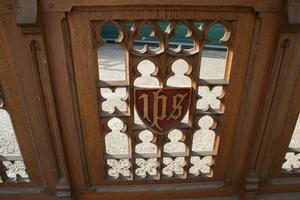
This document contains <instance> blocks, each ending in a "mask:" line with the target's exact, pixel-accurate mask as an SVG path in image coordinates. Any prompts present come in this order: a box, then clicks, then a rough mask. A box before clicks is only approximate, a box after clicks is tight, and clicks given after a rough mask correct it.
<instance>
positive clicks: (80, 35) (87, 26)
mask: <svg viewBox="0 0 300 200" xmlns="http://www.w3.org/2000/svg"><path fill="white" fill-rule="evenodd" d="M68 19H69V25H70V35H71V45H72V53H73V62H74V73H75V83H76V91H77V95H78V96H77V97H78V103H79V112H80V117H81V123H82V131H83V132H82V134H83V136H82V138H83V142H84V146H85V155H86V161H87V167H88V168H87V169H88V173H89V180H90V183H91V184H93V185H94V184H96V185H99V184H103V183H105V184H137V183H139V182H141V181H142V180H141V181H138V180H137V181H126V180H124V181H121V180H119V181H108V180H106V176H107V175H106V174H105V173H106V170H107V169H105V167H106V166H105V165H106V164H105V162H106V161H105V159H104V157H105V148H104V135H105V134H104V133H105V132H106V131H107V130H108V129H107V126H106V125H104V124H106V123H107V121H108V119H104V118H103V119H102V120H99V114H98V113H99V112H100V111H101V110H100V109H101V108H99V106H98V101H97V99H98V90H97V87H96V84H95V83H97V84H98V86H99V87H102V86H105V87H110V86H113V87H117V86H121V85H116V84H118V83H117V82H115V83H114V85H112V84H111V83H109V82H108V83H107V85H103V84H102V83H101V84H100V82H99V81H98V80H99V77H98V69H97V66H98V64H97V59H96V58H97V53H96V52H97V46H96V45H97V43H95V39H93V38H91V36H93V34H94V32H93V31H94V30H96V28H97V26H93V23H97V21H99V24H100V25H101V20H109V19H113V20H116V23H120V22H119V21H118V20H120V19H122V20H128V21H131V20H143V19H153V20H155V19H157V20H161V21H163V20H169V19H174V20H179V19H184V20H186V19H197V20H220V21H221V22H223V21H224V22H226V20H227V21H230V22H231V21H233V23H232V27H231V29H230V28H229V29H228V30H230V31H231V34H232V35H233V37H234V43H232V44H231V43H230V45H232V46H229V58H231V56H232V60H230V62H228V65H230V66H231V68H230V69H231V71H230V69H228V73H227V75H226V80H227V81H228V83H229V84H228V83H227V85H226V86H225V88H224V89H225V94H226V101H224V104H225V107H227V109H226V112H225V113H224V115H222V116H220V118H219V117H218V122H219V123H218V128H217V129H216V131H217V132H219V133H222V135H221V139H220V144H219V145H218V146H219V150H218V153H217V159H216V163H215V167H214V177H213V178H212V179H211V180H224V178H225V174H226V170H224V168H226V167H224V166H228V165H229V162H228V161H229V159H228V158H229V157H230V149H231V145H232V142H233V139H234V135H235V125H236V122H237V119H238V113H239V109H240V106H239V105H241V103H242V101H241V98H242V94H243V87H244V83H245V76H246V72H247V66H248V65H247V63H248V56H249V49H250V44H251V40H252V31H253V28H254V16H253V15H252V13H251V12H240V13H239V12H227V13H224V12H215V13H212V12H206V11H202V10H201V9H199V10H198V9H191V10H189V9H188V8H186V9H178V10H176V11H173V10H172V11H171V10H168V9H166V10H161V9H159V10H156V9H154V8H152V9H151V10H147V11H146V10H143V9H142V8H137V9H135V12H134V13H132V12H131V11H128V10H127V8H116V9H114V8H113V7H112V8H109V9H108V8H106V9H101V12H98V11H97V12H96V11H95V9H93V8H91V9H84V10H83V11H80V10H78V11H74V12H71V13H70V14H69V15H68ZM91 22H92V23H91ZM228 24H229V22H228ZM118 26H120V27H122V25H118ZM123 27H124V25H123ZM125 37H130V35H125ZM126 45H127V44H126V43H125V44H124V46H126ZM127 47H128V46H127ZM129 54H130V55H129V66H130V68H132V69H129V74H127V75H128V78H129V82H128V84H129V86H130V87H132V86H133V80H134V79H135V77H136V75H135V74H136V71H134V70H133V69H134V68H133V67H134V66H136V65H137V63H139V62H140V61H139V60H142V59H143V58H135V55H134V54H131V53H130V52H129ZM167 57H168V56H167ZM167 57H165V56H161V55H158V56H157V58H156V57H152V58H151V60H152V61H153V62H154V63H155V64H156V65H160V64H162V63H164V62H166V61H167ZM181 57H182V58H185V56H184V55H182V56H181ZM181 57H179V58H181ZM191 58H192V57H191ZM134 59H135V60H134ZM165 59H166V60H165ZM156 60H157V61H160V62H159V63H157V62H156ZM189 62H191V60H189ZM198 62H199V61H198ZM192 63H193V62H192ZM199 65H200V64H199V63H198V64H197V62H196V64H193V65H192V66H193V67H196V66H199ZM194 70H195V69H194ZM229 71H230V73H229ZM160 73H162V72H159V74H158V77H160V79H161V80H163V81H165V74H163V73H162V74H160ZM198 73H199V72H198ZM192 75H193V78H194V79H195V78H197V77H199V74H198V75H197V71H194V72H193V74H192ZM124 83H125V82H124ZM204 83H205V84H206V85H207V84H210V82H204ZM164 84H165V83H164ZM200 84H201V82H200ZM214 84H216V83H214ZM122 86H127V85H126V84H125V85H124V84H122ZM131 91H133V90H132V89H131ZM130 94H131V95H130V96H129V97H130V99H131V100H130V102H131V103H130V108H131V110H132V109H133V107H134V102H133V101H132V99H133V98H132V97H133V93H130ZM194 98H195V97H194ZM232 105H236V106H232ZM130 113H132V111H131V112H130ZM191 113H193V112H191ZM191 120H192V121H193V119H191ZM124 122H127V123H128V124H127V125H128V129H129V132H130V127H131V125H132V123H133V122H132V121H131V122H129V121H127V118H124ZM191 130H193V129H191ZM203 180H207V178H202V179H201V178H199V179H188V182H197V181H203ZM156 182H157V181H156V180H147V183H156ZM160 182H163V183H175V182H177V183H181V182H182V183H183V182H186V180H184V179H181V180H180V179H177V180H175V179H174V180H160Z"/></svg>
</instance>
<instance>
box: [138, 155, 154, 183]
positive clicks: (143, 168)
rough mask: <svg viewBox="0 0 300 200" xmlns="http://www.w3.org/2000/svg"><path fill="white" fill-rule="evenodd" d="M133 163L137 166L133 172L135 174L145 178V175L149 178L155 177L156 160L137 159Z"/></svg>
mask: <svg viewBox="0 0 300 200" xmlns="http://www.w3.org/2000/svg"><path fill="white" fill-rule="evenodd" d="M135 163H136V164H137V165H138V166H139V168H137V169H136V170H135V174H136V175H138V176H140V177H142V178H145V177H146V176H147V174H149V175H150V176H155V175H157V169H156V168H157V166H158V162H157V159H156V158H149V159H143V158H137V159H136V160H135Z"/></svg>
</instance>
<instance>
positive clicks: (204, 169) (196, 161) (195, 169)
mask: <svg viewBox="0 0 300 200" xmlns="http://www.w3.org/2000/svg"><path fill="white" fill-rule="evenodd" d="M191 163H192V164H193V166H192V167H191V168H190V170H189V172H190V174H193V175H195V176H199V175H201V174H208V173H209V172H210V170H211V166H212V165H213V164H214V160H213V158H212V156H205V157H203V158H201V157H199V156H192V157H191Z"/></svg>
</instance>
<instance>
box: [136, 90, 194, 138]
mask: <svg viewBox="0 0 300 200" xmlns="http://www.w3.org/2000/svg"><path fill="white" fill-rule="evenodd" d="M156 89H189V100H188V101H189V103H188V109H187V111H186V113H187V112H188V111H189V110H190V106H191V100H192V90H193V88H191V87H163V88H137V87H135V88H134V107H135V109H136V112H137V115H138V116H139V118H140V119H141V121H142V122H143V123H144V124H145V126H146V128H147V129H149V130H151V131H153V132H154V133H157V134H159V135H164V134H166V133H167V132H170V131H172V130H174V128H175V126H177V125H178V124H179V123H180V122H181V121H182V120H183V118H184V117H185V115H186V113H185V114H184V115H183V117H182V119H181V120H180V121H179V122H177V123H175V124H174V125H173V126H172V128H170V129H168V130H164V131H161V132H158V131H156V130H153V129H152V128H151V127H150V126H149V125H147V124H146V123H145V122H144V120H143V118H142V117H141V116H140V113H139V112H138V109H137V107H136V103H135V100H136V95H135V91H136V90H156ZM133 114H134V112H133ZM133 117H134V116H133ZM133 120H134V119H133Z"/></svg>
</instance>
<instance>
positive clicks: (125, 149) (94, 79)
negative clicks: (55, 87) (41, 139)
mask: <svg viewBox="0 0 300 200" xmlns="http://www.w3.org/2000/svg"><path fill="white" fill-rule="evenodd" d="M87 11H88V12H87ZM87 11H85V10H84V9H83V10H78V11H77V10H76V9H75V11H73V12H71V13H70V15H69V16H68V20H69V28H70V36H71V37H70V38H71V45H72V52H73V62H74V72H75V82H76V89H77V95H78V103H79V111H80V116H81V122H82V138H83V142H84V147H85V151H86V152H85V153H86V154H85V156H86V161H87V167H88V168H87V169H88V173H89V180H90V182H91V183H92V184H103V183H106V184H130V183H143V182H145V181H147V183H151V182H157V181H159V182H162V183H168V182H185V181H188V182H191V181H192V182H194V181H196V182H197V181H203V180H223V179H224V178H225V174H226V166H228V165H229V158H230V151H231V144H232V142H233V139H234V135H235V125H236V123H237V120H238V116H239V115H238V112H239V105H240V104H241V103H242V102H241V97H242V93H243V88H244V83H245V76H246V69H247V59H248V58H247V57H248V52H249V47H250V46H249V45H250V42H249V41H250V40H251V37H252V35H251V31H250V30H252V29H253V20H252V17H251V14H249V13H247V12H245V13H239V12H236V13H221V12H220V13H218V12H214V13H210V12H207V11H201V9H186V10H185V9H176V10H168V9H149V10H146V9H136V10H134V12H132V10H129V9H105V10H101V12H96V11H93V10H92V9H91V10H89V9H88V10H87ZM179 13H180V14H179ZM108 24H109V25H110V26H113V27H114V28H115V29H116V30H117V33H118V35H116V36H113V38H111V39H112V40H108V39H106V38H102V37H101V31H103V30H104V29H103V27H105V26H107V25H108ZM216 24H218V25H221V26H222V27H223V29H224V30H223V31H224V34H223V35H222V36H221V37H220V38H219V39H220V43H221V44H222V45H223V46H224V48H223V49H224V50H223V60H221V61H220V63H218V66H214V67H216V69H215V70H216V71H218V73H217V75H216V76H214V73H212V74H208V73H206V72H205V70H207V69H205V67H206V68H207V66H205V64H206V63H205V62H208V61H207V60H205V59H206V58H205V56H204V54H205V53H207V45H208V46H209V43H210V38H209V31H210V28H211V27H213V26H214V25H216ZM145 26H146V27H147V29H144V28H145ZM179 27H180V28H182V27H184V28H185V30H186V32H185V40H186V41H187V43H188V42H191V43H192V45H184V43H183V44H181V45H179V44H174V43H172V38H173V37H175V36H176V34H178V33H179V32H178V28H179ZM146 30H150V31H148V32H147V31H146ZM145 34H148V37H150V38H151V39H150V41H153V43H150V44H148V45H144V43H143V41H142V40H143V36H144V35H145ZM112 41H113V44H112V43H111V42H112ZM110 45H119V47H116V48H117V49H119V50H116V51H115V53H117V54H118V53H119V54H118V55H114V54H110V55H111V56H110V57H109V56H108V57H105V51H104V50H103V49H104V48H105V47H110ZM114 56H118V57H123V58H122V60H123V61H124V63H123V64H121V65H122V69H123V74H121V75H118V73H120V72H118V71H117V70H115V69H114V66H115V65H117V63H115V64H114V62H117V60H116V58H115V57H114ZM109 63H110V64H111V66H110V65H108V64H109ZM103 65H104V67H103ZM216 65H217V64H216ZM105 67H111V70H107V69H105ZM99 68H100V69H99ZM105 70H106V71H105ZM222 71H223V74H221V75H220V72H222ZM109 72H113V73H111V74H110V75H109ZM201 72H202V73H201ZM109 77H111V79H110V78H109ZM167 88H169V89H173V90H174V91H177V92H178V91H180V88H181V89H184V88H190V90H191V97H190V99H191V100H190V104H188V105H189V106H188V110H187V114H186V116H184V117H183V119H182V120H181V121H180V122H179V123H177V124H176V125H175V126H174V127H172V128H171V129H169V130H167V131H165V132H159V131H158V130H157V129H156V130H154V129H153V127H152V128H151V127H150V126H149V124H148V125H147V123H144V122H145V119H146V117H143V116H141V114H139V115H138V114H137V112H138V111H137V110H136V108H137V107H136V106H137V105H136V103H137V100H136V99H135V90H137V89H138V90H140V89H142V90H147V89H148V90H149V89H153V91H154V90H155V91H159V93H158V94H159V95H162V94H163V91H165V90H166V89H167ZM153 93H154V92H153ZM164 94H165V93H164ZM153 98H154V97H153ZM159 98H160V97H159ZM166 101H168V100H166ZM145 102H146V101H144V106H145ZM157 102H158V104H160V103H162V102H163V101H162V99H160V100H157ZM157 102H156V103H157ZM148 103H149V105H150V104H151V102H148ZM169 104H172V103H169ZM152 106H155V103H154V104H153V105H152ZM167 106H170V105H168V104H167ZM150 107H151V106H150ZM151 108H152V107H151ZM167 109H168V108H167ZM158 112H159V113H160V114H157V116H159V117H160V118H162V113H163V112H164V108H163V107H159V109H158ZM166 113H168V112H167V111H166ZM141 118H142V119H141ZM152 120H153V119H152ZM143 121H144V122H143ZM159 123H160V122H159ZM161 123H162V122H161Z"/></svg>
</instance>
